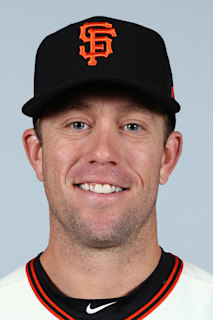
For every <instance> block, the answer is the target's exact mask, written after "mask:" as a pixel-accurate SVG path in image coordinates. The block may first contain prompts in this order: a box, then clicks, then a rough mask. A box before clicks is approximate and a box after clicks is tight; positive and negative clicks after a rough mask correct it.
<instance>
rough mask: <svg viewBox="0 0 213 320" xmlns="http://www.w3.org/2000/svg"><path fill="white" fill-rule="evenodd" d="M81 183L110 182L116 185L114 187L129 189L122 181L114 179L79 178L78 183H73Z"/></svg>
mask: <svg viewBox="0 0 213 320" xmlns="http://www.w3.org/2000/svg"><path fill="white" fill-rule="evenodd" d="M83 183H88V184H90V183H96V184H97V183H98V184H102V185H104V184H110V185H112V186H116V187H120V188H123V189H129V188H128V187H127V186H124V185H123V184H122V183H119V182H115V181H110V180H107V181H106V180H102V179H100V178H99V179H84V180H81V181H79V182H78V183H75V185H77V184H83Z"/></svg>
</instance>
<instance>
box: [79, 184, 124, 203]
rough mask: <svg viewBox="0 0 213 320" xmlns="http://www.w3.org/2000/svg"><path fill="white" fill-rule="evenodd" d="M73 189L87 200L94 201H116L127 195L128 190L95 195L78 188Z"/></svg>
mask: <svg viewBox="0 0 213 320" xmlns="http://www.w3.org/2000/svg"><path fill="white" fill-rule="evenodd" d="M75 189H76V190H78V191H79V192H80V193H81V195H82V196H86V197H87V198H88V199H94V200H98V199H100V200H117V199H120V198H122V197H125V196H126V195H127V192H128V190H124V191H119V192H112V193H96V192H92V191H86V190H84V189H81V188H80V187H78V186H75Z"/></svg>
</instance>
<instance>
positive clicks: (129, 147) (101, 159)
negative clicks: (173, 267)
mask: <svg viewBox="0 0 213 320" xmlns="http://www.w3.org/2000/svg"><path fill="white" fill-rule="evenodd" d="M68 105H69V108H66V109H63V110H62V111H60V112H57V113H55V114H52V115H47V116H46V117H44V118H43V119H42V122H41V129H42V139H43V145H42V150H41V153H42V166H41V170H40V174H38V176H39V178H40V180H43V181H44V187H45V191H46V195H47V198H48V202H49V206H50V216H51V221H52V224H54V229H55V230H58V232H59V233H63V234H64V236H65V237H66V238H67V239H71V240H72V241H76V242H77V243H80V244H81V245H84V246H89V247H97V248H103V247H113V246H114V247H116V246H121V245H122V244H124V243H127V242H128V241H130V239H134V238H135V237H136V235H137V234H140V233H141V232H142V230H143V227H144V225H145V224H146V222H147V221H149V219H150V218H153V217H154V216H155V203H156V196H157V191H158V185H159V182H160V174H161V170H162V157H163V154H164V147H163V127H164V117H163V116H162V115H160V114H158V113H155V112H151V111H149V110H146V109H145V108H144V107H143V106H142V105H140V104H139V103H138V102H137V101H136V100H133V98H132V97H131V96H130V95H124V94H122V95H121V94H113V95H111V96H109V95H107V94H106V93H98V94H97V93H95V92H93V91H90V92H87V93H84V94H81V95H78V96H77V97H76V98H75V99H73V100H72V101H70V103H69V104H68ZM38 171H39V170H38ZM84 183H87V184H88V185H89V186H90V185H92V186H93V187H94V186H95V183H97V184H101V185H105V184H109V185H110V186H112V185H114V186H115V187H121V188H125V190H124V191H121V192H113V193H96V192H92V191H86V190H83V189H81V188H80V187H79V186H78V185H79V184H84ZM96 188H97V187H96ZM105 188H106V190H108V189H107V188H108V186H107V187H105ZM98 190H99V189H98Z"/></svg>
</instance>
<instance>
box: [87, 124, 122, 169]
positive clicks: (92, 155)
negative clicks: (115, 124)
mask: <svg viewBox="0 0 213 320" xmlns="http://www.w3.org/2000/svg"><path fill="white" fill-rule="evenodd" d="M120 159H121V145H119V141H118V136H117V135H116V129H113V128H112V127H110V126H107V127H105V128H103V127H102V128H99V129H97V130H95V131H94V132H93V134H92V137H91V140H90V141H89V145H88V150H87V153H86V158H85V160H86V161H87V162H90V163H93V162H96V163H99V164H102V165H103V164H107V163H112V164H118V163H119V162H120Z"/></svg>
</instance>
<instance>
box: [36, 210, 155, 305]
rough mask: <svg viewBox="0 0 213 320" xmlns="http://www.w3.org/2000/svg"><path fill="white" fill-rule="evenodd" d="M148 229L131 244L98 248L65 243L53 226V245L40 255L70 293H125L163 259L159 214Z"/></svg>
mask: <svg viewBox="0 0 213 320" xmlns="http://www.w3.org/2000/svg"><path fill="white" fill-rule="evenodd" d="M145 229H146V230H143V232H141V234H139V235H138V237H137V239H135V242H134V243H131V245H130V244H129V245H126V246H123V247H122V248H121V247H120V248H110V249H94V248H88V247H85V246H79V245H76V244H73V243H70V244H69V245H67V244H66V245H65V244H64V241H62V240H61V239H60V237H57V235H56V234H55V233H54V228H52V230H51V234H50V241H49V245H48V247H47V249H46V250H45V251H44V253H43V254H42V255H41V257H40V260H41V264H42V266H43V268H44V270H45V271H46V273H47V275H48V276H49V278H50V280H51V281H52V282H53V283H54V285H55V286H56V287H57V288H58V289H59V290H60V291H61V292H62V293H63V294H65V295H67V296H69V297H73V298H80V299H108V298H115V297H120V296H124V295H126V294H128V293H129V292H131V291H132V290H134V289H135V288H136V287H137V286H138V285H139V284H140V283H142V282H143V281H145V280H146V279H147V278H148V277H149V276H150V274H151V273H152V272H153V271H154V269H155V268H156V266H157V264H158V262H159V260H160V256H161V249H160V247H159V246H158V243H157V231H156V229H157V227H156V217H155V216H153V217H152V218H151V219H150V221H149V222H148V223H147V224H146V228H145ZM88 288H90V290H88Z"/></svg>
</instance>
